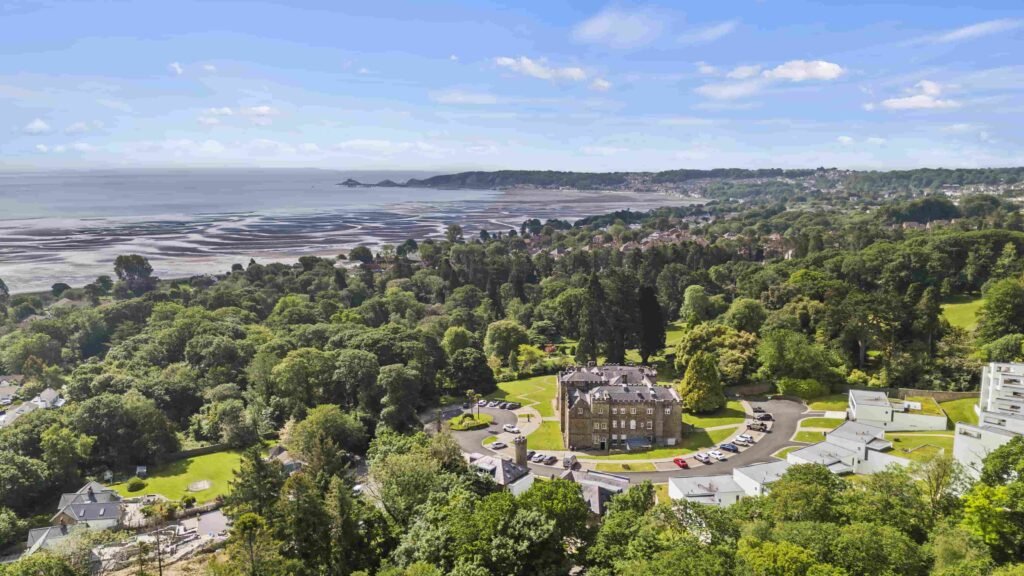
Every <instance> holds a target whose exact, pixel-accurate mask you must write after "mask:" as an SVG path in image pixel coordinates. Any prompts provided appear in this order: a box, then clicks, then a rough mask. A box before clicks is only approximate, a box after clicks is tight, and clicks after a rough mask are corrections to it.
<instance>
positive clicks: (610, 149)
mask: <svg viewBox="0 0 1024 576" xmlns="http://www.w3.org/2000/svg"><path fill="white" fill-rule="evenodd" d="M580 151H581V152H583V153H584V154H586V155H588V156H615V155H616V154H622V153H624V152H629V149H628V148H617V147H615V146H584V147H583V148H580Z"/></svg>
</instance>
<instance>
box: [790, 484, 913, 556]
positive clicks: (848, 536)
mask: <svg viewBox="0 0 1024 576" xmlns="http://www.w3.org/2000/svg"><path fill="white" fill-rule="evenodd" d="M830 474H831V473H830ZM772 491H773V492H774V489H773V490H772ZM832 558H833V559H834V562H835V564H836V566H838V567H840V568H843V569H845V570H846V572H847V574H849V575H850V576H876V575H878V574H893V575H895V574H900V575H901V576H902V575H905V576H923V575H924V574H926V573H927V572H928V562H927V558H926V557H925V555H924V554H923V552H922V551H921V549H920V547H918V546H917V545H916V544H915V543H914V541H913V540H911V539H910V537H908V536H907V535H906V534H903V533H902V532H900V531H899V530H897V529H895V528H893V527H891V526H881V525H878V524H870V523H864V522H857V523H853V524H850V525H847V526H843V527H841V528H840V529H839V535H838V537H837V538H836V540H835V542H834V544H833V547H832Z"/></svg>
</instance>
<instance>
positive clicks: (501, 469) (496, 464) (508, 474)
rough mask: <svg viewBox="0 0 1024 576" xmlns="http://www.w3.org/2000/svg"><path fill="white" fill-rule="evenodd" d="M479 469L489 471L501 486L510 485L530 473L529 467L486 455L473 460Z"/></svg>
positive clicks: (472, 463) (473, 463) (473, 464)
mask: <svg viewBox="0 0 1024 576" xmlns="http://www.w3.org/2000/svg"><path fill="white" fill-rule="evenodd" d="M471 465H472V466H474V467H475V468H476V469H477V470H480V471H481V472H485V473H487V474H488V475H489V476H490V477H491V478H493V479H494V481H495V482H496V483H497V484H498V485H499V486H508V485H509V484H513V483H514V482H515V481H516V480H519V479H520V478H522V477H524V476H526V475H527V474H529V473H530V470H529V468H526V467H525V466H520V465H518V464H516V463H515V462H513V461H511V460H505V459H504V458H498V457H497V456H484V457H482V458H478V459H476V460H474V461H473V462H471Z"/></svg>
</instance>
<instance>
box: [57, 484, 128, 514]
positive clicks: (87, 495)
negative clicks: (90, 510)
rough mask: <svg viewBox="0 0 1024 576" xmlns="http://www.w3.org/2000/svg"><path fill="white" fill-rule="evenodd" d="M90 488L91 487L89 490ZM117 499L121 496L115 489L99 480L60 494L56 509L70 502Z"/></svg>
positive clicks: (110, 500)
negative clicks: (76, 489)
mask: <svg viewBox="0 0 1024 576" xmlns="http://www.w3.org/2000/svg"><path fill="white" fill-rule="evenodd" d="M90 488H91V489H92V491H91V492H90V490H89V489H90ZM119 500H121V496H119V495H118V493H117V492H116V491H114V490H112V489H110V488H107V487H106V486H104V485H102V484H100V483H99V482H89V483H88V484H86V485H85V486H82V487H81V488H79V489H78V491H77V492H70V493H67V494H61V496H60V503H59V504H58V505H57V510H58V511H60V510H63V509H64V507H66V506H68V505H70V504H90V503H97V502H98V503H109V502H117V501H119Z"/></svg>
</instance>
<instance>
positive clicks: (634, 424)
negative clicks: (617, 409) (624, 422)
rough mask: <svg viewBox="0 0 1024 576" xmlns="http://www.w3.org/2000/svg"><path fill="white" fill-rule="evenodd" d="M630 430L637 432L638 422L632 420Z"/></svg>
mask: <svg viewBox="0 0 1024 576" xmlns="http://www.w3.org/2000/svg"><path fill="white" fill-rule="evenodd" d="M629 429H630V430H636V420H630V421H629Z"/></svg>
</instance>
